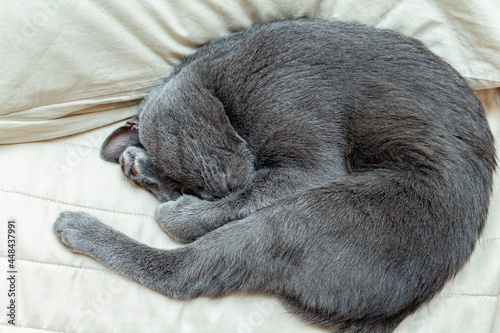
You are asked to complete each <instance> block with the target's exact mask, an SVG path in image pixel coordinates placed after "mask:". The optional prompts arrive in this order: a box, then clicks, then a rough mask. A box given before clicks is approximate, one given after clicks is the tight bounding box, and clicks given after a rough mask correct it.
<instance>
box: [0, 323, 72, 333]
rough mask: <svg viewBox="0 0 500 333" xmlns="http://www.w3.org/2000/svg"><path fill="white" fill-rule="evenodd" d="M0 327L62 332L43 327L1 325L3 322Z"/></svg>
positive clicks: (52, 332) (54, 332)
mask: <svg viewBox="0 0 500 333" xmlns="http://www.w3.org/2000/svg"><path fill="white" fill-rule="evenodd" d="M0 327H8V328H10V329H18V330H21V331H24V330H32V331H41V332H50V333H64V332H61V331H52V330H45V329H43V328H32V327H26V326H12V325H3V324H0Z"/></svg>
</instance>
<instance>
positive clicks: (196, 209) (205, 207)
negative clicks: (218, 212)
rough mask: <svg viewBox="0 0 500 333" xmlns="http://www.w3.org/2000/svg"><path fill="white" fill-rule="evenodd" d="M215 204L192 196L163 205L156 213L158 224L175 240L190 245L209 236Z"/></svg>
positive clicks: (184, 196) (185, 196) (182, 197)
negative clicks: (202, 237) (212, 210)
mask: <svg viewBox="0 0 500 333" xmlns="http://www.w3.org/2000/svg"><path fill="white" fill-rule="evenodd" d="M213 204H214V203H213V202H210V201H205V200H201V199H199V198H197V197H195V196H192V195H183V196H181V197H180V198H179V199H177V200H176V201H169V202H165V203H163V204H161V205H160V206H159V207H158V208H157V209H156V211H155V219H156V222H157V223H158V224H159V225H160V227H161V228H162V229H163V230H164V231H165V232H166V233H167V234H169V235H170V236H171V237H172V238H174V239H175V240H177V241H179V242H182V243H189V242H192V241H194V240H196V239H197V238H199V237H201V236H203V235H205V234H207V233H208V232H210V231H211V230H213V227H211V225H210V218H209V214H210V211H211V209H210V206H212V205H213Z"/></svg>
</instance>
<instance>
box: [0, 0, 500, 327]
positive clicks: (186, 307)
mask: <svg viewBox="0 0 500 333" xmlns="http://www.w3.org/2000/svg"><path fill="white" fill-rule="evenodd" d="M367 8H368V9H367ZM297 16H309V17H321V18H327V19H334V18H338V19H345V20H356V21H361V22H364V23H367V24H371V25H375V26H378V27H384V28H391V29H396V30H399V31H401V32H403V33H405V34H408V35H412V36H415V37H417V38H420V39H421V40H423V41H424V42H425V43H426V44H427V45H428V46H429V47H431V49H432V50H433V51H434V52H436V53H438V54H439V55H441V56H442V57H444V59H446V60H447V61H448V62H449V63H451V64H452V65H453V66H454V67H455V68H457V69H458V70H459V71H460V72H461V73H462V75H464V76H465V77H466V78H467V79H468V80H469V82H470V83H471V85H472V86H473V87H475V88H476V89H481V88H490V89H488V90H481V91H478V95H479V96H480V99H481V100H482V102H483V104H484V105H485V106H486V108H487V109H488V117H489V121H490V124H491V126H492V128H493V131H494V132H495V135H496V137H497V138H498V137H499V135H500V89H492V88H494V87H498V86H500V22H499V21H498V17H500V4H499V3H498V2H497V1H494V0H491V1H479V0H469V1H466V0H459V1H444V0H442V1H437V0H436V1H431V0H425V1H419V2H418V4H415V2H414V1H410V0H401V1H395V0H394V1H392V0H384V1H378V2H377V4H373V3H372V2H368V1H367V0H362V1H356V2H354V1H348V0H339V1H333V0H330V1H328V0H325V1H309V2H305V1H304V2H302V1H298V0H297V1H292V0H288V1H286V0H273V1H264V0H249V1H228V0H221V1H215V0H212V1H209V0H205V1H203V0H195V1H174V0H168V1H163V2H157V1H153V0H150V1H146V0H145V1H135V2H132V1H130V2H128V1H125V2H103V1H85V2H76V3H73V2H69V1H66V0H65V1H63V0H57V1H56V0H52V1H47V2H45V3H44V4H40V3H32V2H28V1H3V2H0V32H2V37H3V38H2V39H0V50H1V51H2V52H0V63H1V64H2V67H1V75H0V143H3V144H5V145H0V165H2V172H0V225H1V227H0V244H1V245H0V272H1V274H4V275H3V276H4V277H1V278H0V307H1V308H2V309H4V310H2V311H1V312H0V313H1V314H0V332H15V333H17V332H68V333H73V332H181V333H184V332H217V333H226V332H227V333H229V332H238V333H244V332H245V333H246V332H324V330H322V329H320V328H317V327H312V326H309V325H307V324H305V323H302V322H300V321H299V320H298V319H296V318H295V317H294V316H291V315H289V314H287V313H286V311H285V309H284V308H283V306H282V305H281V304H280V303H279V302H278V301H277V300H275V299H273V298H269V297H261V296H259V297H258V296H253V297H249V296H241V295H234V296H229V297H224V298H221V299H217V300H211V299H205V298H201V299H197V300H194V301H191V302H181V301H176V300H172V299H169V298H167V297H164V296H161V295H159V294H157V293H155V292H153V291H151V290H149V289H148V288H146V287H143V286H141V285H139V284H137V283H134V282H131V281H129V280H127V279H125V278H123V277H121V276H119V275H116V274H114V273H113V272H111V271H109V270H107V269H106V268H105V267H103V266H101V265H100V264H98V263H97V262H95V261H93V260H91V259H89V258H87V257H85V256H81V255H75V254H73V253H71V252H69V251H67V250H66V249H65V248H64V247H63V246H62V245H61V244H59V243H58V241H57V240H56V237H55V236H54V234H53V232H52V224H53V222H54V221H55V219H56V217H57V216H58V214H59V213H60V212H61V211H64V210H82V211H86V212H89V213H91V214H93V215H95V216H97V217H99V218H100V219H102V220H103V221H104V222H105V223H107V224H109V225H111V226H113V227H114V228H116V229H118V230H120V231H122V232H124V233H126V234H128V235H130V236H131V237H133V238H135V239H138V240H139V241H142V242H144V243H147V244H149V245H151V246H155V247H159V248H172V247H175V246H178V244H176V243H175V242H173V241H172V240H170V239H169V238H168V237H167V236H166V235H164V234H163V232H162V231H161V230H160V228H159V227H158V226H157V225H156V224H155V222H154V221H153V218H152V212H153V210H154V208H155V206H156V205H157V204H158V202H157V201H156V199H154V198H153V197H152V196H151V195H150V194H149V193H147V192H146V191H144V190H142V189H137V188H135V187H133V186H131V185H130V184H129V183H128V181H127V180H126V179H125V178H124V177H123V176H122V175H121V172H120V170H119V167H117V166H116V165H114V164H110V163H105V162H103V161H101V160H100V159H99V156H98V149H99V146H100V144H101V142H102V141H103V140H104V138H105V137H106V136H107V135H108V134H109V133H110V132H111V131H112V129H113V128H116V127H117V126H118V123H116V122H117V121H120V120H122V119H126V118H128V117H130V116H131V115H133V114H134V113H135V112H136V107H137V101H138V100H139V99H140V98H142V97H143V96H144V95H145V94H146V93H147V92H148V91H149V90H150V89H151V88H152V87H153V86H155V85H157V84H158V83H160V82H161V81H162V80H163V78H164V77H165V75H166V74H167V73H168V72H169V70H170V68H171V66H172V65H173V64H175V63H176V62H177V61H178V60H179V59H181V58H182V57H183V56H185V55H187V54H189V53H191V52H193V51H194V50H195V49H196V48H197V47H198V46H199V45H201V44H203V43H205V42H206V41H207V40H209V39H211V38H213V37H216V36H220V35H224V34H227V33H229V32H230V31H233V30H236V29H239V28H241V27H245V26H249V25H251V24H253V23H255V22H262V21H268V20H275V19H283V18H289V17H297ZM77 133H80V134H77ZM63 135H66V137H64V138H61V136H63ZM67 135H70V136H67ZM39 140H45V141H42V142H35V141H39ZM9 143H20V144H9ZM499 184H500V179H499V177H498V175H497V176H496V180H495V193H494V197H493V201H492V204H491V211H490V216H489V219H488V223H487V227H486V230H485V232H484V234H483V236H482V238H481V240H480V242H479V244H478V246H477V249H476V251H475V252H474V254H473V256H472V258H471V260H470V262H469V263H468V264H467V266H466V267H465V268H464V270H463V271H462V272H461V273H460V274H459V275H458V276H457V277H456V279H455V280H454V281H452V282H451V283H449V284H448V285H447V286H446V287H445V289H444V290H443V291H442V292H441V293H440V294H439V295H438V296H437V297H435V298H434V299H433V300H432V301H431V302H429V303H428V304H426V305H425V306H423V307H421V308H420V309H419V310H418V311H417V312H416V313H415V314H414V315H413V316H411V317H410V318H408V319H407V320H406V321H405V322H403V323H402V324H401V325H400V327H399V328H398V330H397V332H398V333H402V332H404V333H409V332H412V333H413V332H422V333H424V332H425V333H427V332H474V333H476V332H478V333H483V332H484V333H486V332H500V319H497V318H499V317H500V307H499V306H498V298H499V294H500V291H499V289H500V260H499V257H500V189H499ZM9 220H15V221H16V234H15V235H16V270H17V274H16V282H17V284H16V326H12V325H10V324H9V323H8V320H9V318H8V317H7V316H6V314H7V309H6V306H7V305H8V303H7V302H8V301H9V300H10V299H9V297H8V295H7V291H8V289H9V284H8V281H7V277H8V275H7V271H8V270H9V269H8V265H7V264H8V260H7V259H8V247H7V221H9Z"/></svg>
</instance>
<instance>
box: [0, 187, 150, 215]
mask: <svg viewBox="0 0 500 333" xmlns="http://www.w3.org/2000/svg"><path fill="white" fill-rule="evenodd" d="M0 192H1V193H6V194H13V195H19V196H24V197H28V198H31V199H37V200H41V201H45V202H48V203H56V204H60V205H65V206H72V207H77V208H82V209H87V210H90V211H101V212H107V213H114V214H119V215H126V216H134V217H140V218H148V219H153V217H152V216H151V215H147V214H136V213H126V212H120V211H116V210H110V209H103V208H94V207H88V206H84V205H78V204H74V203H68V202H63V201H59V200H53V199H48V198H43V197H38V196H35V195H31V194H27V193H22V192H16V191H6V190H2V189H0Z"/></svg>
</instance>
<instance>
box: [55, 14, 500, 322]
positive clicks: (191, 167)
mask: <svg viewBox="0 0 500 333" xmlns="http://www.w3.org/2000/svg"><path fill="white" fill-rule="evenodd" d="M101 155H102V157H103V158H104V159H105V160H108V161H113V162H117V163H120V165H121V166H122V169H123V171H124V173H125V175H126V176H127V177H128V178H129V179H130V180H131V181H132V182H133V183H135V184H137V185H139V186H142V187H145V188H146V189H148V190H149V191H151V192H152V193H153V194H154V195H156V196H157V197H158V198H159V199H160V200H161V201H163V203H162V204H161V205H160V206H159V207H158V209H157V210H156V213H155V217H156V220H157V221H158V223H159V224H160V226H161V228H162V229H163V230H165V232H167V233H168V234H169V235H170V236H171V237H173V238H174V239H176V240H178V241H181V242H184V243H188V244H186V245H184V246H182V247H179V248H177V249H174V250H159V249H154V248H151V247H148V246H146V245H143V244H140V243H138V242H136V241H134V240H132V239H130V238H129V237H127V236H125V235H123V234H121V233H119V232H117V231H115V230H113V229H111V228H109V227H108V226H106V225H104V224H102V223H101V222H99V221H98V220H97V219H95V218H94V217H92V216H90V215H88V214H85V213H80V212H78V213H77V212H65V213H62V214H61V216H60V217H59V218H58V220H57V221H56V223H55V226H54V228H55V231H56V233H57V235H58V237H59V238H60V240H61V241H62V243H63V244H64V245H66V246H67V247H68V248H69V249H70V250H72V251H74V252H78V253H83V254H86V255H89V256H91V257H93V258H95V259H97V260H98V261H100V262H102V263H103V264H105V265H106V266H108V267H110V268H112V269H114V270H116V271H118V272H119V273H121V274H123V275H125V276H127V277H129V278H131V279H133V280H135V281H138V282H140V283H142V284H144V285H146V286H148V287H150V288H152V289H154V290H156V291H158V292H160V293H162V294H165V295H167V296H169V297H172V298H176V299H182V300H188V299H192V298H195V297H199V296H208V297H220V296H224V295H227V294H230V293H233V292H243V293H261V294H266V295H274V296H276V297H279V298H280V299H282V300H283V302H284V303H285V304H286V305H287V306H288V307H289V308H290V310H291V311H293V312H295V313H297V314H298V315H300V316H301V317H302V318H304V319H305V320H306V321H308V322H310V323H313V324H317V325H321V326H324V327H326V328H329V329H330V330H340V331H343V332H389V331H392V330H393V329H394V328H395V327H396V326H397V325H398V323H400V322H401V321H402V320H403V319H404V318H405V317H406V316H407V315H408V314H410V313H412V312H413V311H414V310H415V309H416V308H417V307H418V306H419V305H420V304H422V303H423V302H425V301H427V300H429V299H430V298H431V297H432V296H433V295H434V294H436V292H438V291H439V290H441V289H442V288H443V286H444V284H445V283H446V281H448V280H450V279H451V278H453V277H454V276H455V274H457V272H458V271H459V270H460V268H461V267H462V266H463V265H464V263H465V262H466V261H467V260H468V258H469V256H470V254H471V252H472V251H473V249H474V245H475V243H476V240H477V238H478V236H479V235H480V233H481V230H482V229H483V226H484V221H485V218H486V215H487V210H488V203H489V198H490V193H491V189H492V173H493V171H494V169H495V166H496V162H495V153H494V146H493V137H492V135H491V132H490V130H489V128H488V124H487V122H486V119H485V114H484V110H483V109H482V107H481V105H480V103H479V101H478V100H477V98H476V96H475V93H474V91H473V90H472V89H471V88H470V87H469V86H468V85H467V83H466V82H465V81H464V80H463V79H462V78H461V77H460V76H459V75H458V73H457V72H455V71H454V70H453V69H452V68H451V67H450V66H449V65H447V64H446V63H445V62H443V61H442V60H440V59H439V58H438V57H436V56H435V55H433V54H432V53H430V52H429V51H428V50H427V49H426V48H425V47H424V46H423V44H422V43H420V42H418V41H416V40H414V39H412V38H408V37H404V36H401V35H399V34H397V33H394V32H391V31H386V30H377V29H374V28H370V27H366V26H363V25H358V24H353V23H342V22H325V21H315V20H306V19H300V20H292V21H284V22H275V23H268V24H263V25H258V26H255V27H252V28H250V29H247V30H243V31H240V32H237V33H234V34H232V35H230V36H228V37H225V38H222V39H218V40H216V41H213V42H211V43H209V44H207V45H205V46H203V47H201V48H200V49H199V51H197V52H196V53H195V54H193V55H191V56H189V57H187V58H186V59H184V60H183V61H182V62H181V63H180V64H179V65H177V66H176V67H175V68H174V70H173V72H172V73H171V75H170V76H169V77H168V78H167V79H166V81H165V83H163V84H162V85H161V86H159V87H158V88H156V89H155V90H153V91H152V92H151V93H150V94H149V95H148V96H147V97H146V99H145V100H144V101H143V103H142V104H141V107H140V110H139V114H138V115H137V116H136V117H135V118H134V119H133V120H131V121H130V122H128V123H127V124H125V126H123V127H121V128H119V129H118V130H116V131H115V132H113V133H112V134H111V136H110V137H109V138H108V139H107V140H106V142H105V143H104V145H103V148H102V151H101Z"/></svg>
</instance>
